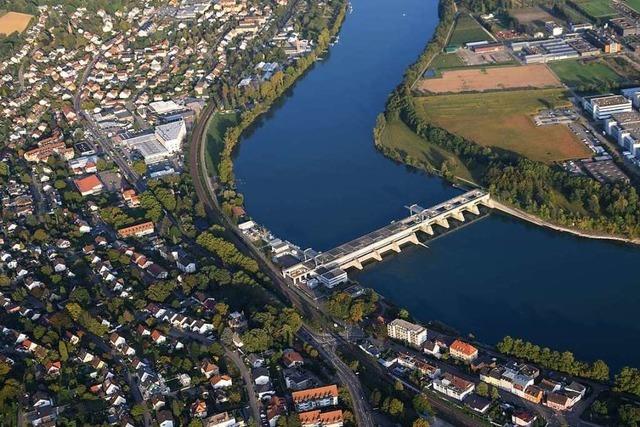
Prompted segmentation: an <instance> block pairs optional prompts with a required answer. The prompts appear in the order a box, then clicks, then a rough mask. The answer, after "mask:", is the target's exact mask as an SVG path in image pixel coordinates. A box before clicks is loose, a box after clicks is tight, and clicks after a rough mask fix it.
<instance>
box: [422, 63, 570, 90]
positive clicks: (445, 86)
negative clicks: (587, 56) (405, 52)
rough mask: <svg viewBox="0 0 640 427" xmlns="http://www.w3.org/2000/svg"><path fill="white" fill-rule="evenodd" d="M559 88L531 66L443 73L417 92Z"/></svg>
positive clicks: (552, 78) (543, 70)
mask: <svg viewBox="0 0 640 427" xmlns="http://www.w3.org/2000/svg"><path fill="white" fill-rule="evenodd" d="M560 86H561V83H560V80H558V78H557V77H556V76H555V75H554V74H553V73H552V72H551V71H550V70H549V69H548V68H547V66H546V65H545V64H530V65H523V66H515V67H493V68H475V69H464V70H449V71H443V72H442V77H440V78H430V79H424V80H422V81H421V82H420V83H419V84H418V89H419V90H421V91H424V92H428V93H433V94H438V93H460V92H483V91H488V90H499V89H522V88H548V87H560Z"/></svg>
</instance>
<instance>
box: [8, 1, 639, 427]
mask: <svg viewBox="0 0 640 427" xmlns="http://www.w3.org/2000/svg"><path fill="white" fill-rule="evenodd" d="M16 3H17V4H16V5H13V6H12V7H13V8H14V9H15V10H13V9H12V10H11V11H9V12H8V13H6V14H4V6H2V7H0V10H2V15H0V33H2V35H3V36H2V38H0V42H2V44H1V45H0V55H2V56H3V62H2V65H1V66H0V106H1V108H2V112H3V114H2V117H0V138H1V139H2V141H3V145H2V148H1V151H0V160H1V161H0V194H1V197H2V207H1V213H2V215H1V219H0V306H1V307H2V309H3V310H0V332H1V333H0V343H1V345H2V351H0V373H1V375H0V419H1V420H2V422H3V425H4V424H7V425H14V424H15V425H34V426H39V425H71V424H83V425H120V426H138V425H143V426H145V427H147V426H156V425H157V426H160V427H173V426H178V425H188V426H193V427H197V426H206V427H216V426H219V427H231V426H270V427H276V426H298V425H299V426H303V427H316V426H318V427H319V426H322V427H341V426H355V425H358V426H366V427H369V426H371V427H372V426H374V425H397V424H400V425H412V426H414V427H424V426H428V425H429V423H430V422H449V423H452V424H455V425H488V424H494V425H518V426H542V425H578V424H579V423H580V422H583V421H585V422H593V423H596V422H598V420H601V419H605V418H606V417H607V416H608V415H607V411H610V412H611V413H612V414H614V413H615V414H616V415H614V416H615V417H617V418H616V419H623V418H624V416H628V417H633V414H634V413H635V412H634V411H638V409H637V408H638V407H637V406H634V405H635V403H636V400H635V399H636V396H635V395H637V394H638V392H637V385H636V384H637V383H640V373H639V372H638V370H637V369H635V368H623V370H622V371H621V372H620V373H617V374H616V375H615V377H614V378H613V379H612V375H610V372H609V368H608V366H607V365H606V364H605V363H604V362H603V361H601V360H596V361H593V362H582V361H579V360H576V359H575V358H574V356H573V354H572V353H570V352H563V353H561V352H559V351H556V350H550V349H548V348H540V347H539V346H537V345H535V344H532V343H529V342H524V341H523V340H520V339H513V338H511V337H505V338H504V339H503V340H502V341H501V342H500V343H498V344H497V345H496V346H495V347H492V346H489V345H486V344H482V343H481V342H479V341H477V340H475V339H474V337H472V336H464V335H462V334H460V333H458V332H457V331H455V330H452V329H451V328H449V327H447V326H446V325H442V324H439V323H429V324H426V325H421V324H420V323H419V322H418V321H416V320H415V319H414V318H413V317H412V315H411V314H410V313H409V312H408V311H407V310H405V309H402V308H400V307H396V306H395V305H393V303H392V302H391V301H388V300H386V299H383V298H382V297H381V296H380V295H378V294H377V293H376V292H375V291H373V290H372V289H368V288H365V287H364V286H363V285H361V284H359V283H357V282H354V281H352V280H351V279H350V277H349V276H348V274H347V270H348V269H351V268H354V267H355V268H356V269H362V268H365V265H363V263H365V264H366V262H365V261H370V260H372V259H373V260H377V261H380V260H382V255H381V253H384V255H385V256H387V255H388V254H389V253H399V252H400V251H401V249H404V245H405V244H407V243H412V244H414V245H417V246H421V245H424V243H422V241H424V238H425V236H426V238H427V239H428V238H429V236H431V237H437V236H439V235H440V234H442V233H445V232H448V231H453V230H455V229H456V227H457V226H458V225H459V223H462V222H466V221H469V222H471V221H472V220H474V219H475V218H477V217H482V216H484V214H486V213H487V211H488V210H489V209H491V208H492V205H491V201H490V195H489V193H487V192H484V191H481V190H477V189H476V190H470V191H469V192H466V193H464V194H462V195H460V196H458V197H456V198H454V199H451V200H449V201H446V202H445V201H443V202H442V203H441V204H440V205H437V206H435V207H433V208H427V209H425V208H421V207H420V206H418V205H412V206H410V207H408V208H409V212H410V216H409V217H408V218H407V219H404V220H400V221H397V222H393V223H391V224H390V225H387V226H385V227H384V228H382V229H379V230H376V231H374V232H373V233H371V234H368V235H365V236H364V237H362V238H360V239H356V240H355V241H352V242H349V243H347V244H346V246H350V247H351V248H352V249H353V248H355V249H356V250H355V251H354V252H357V250H365V249H366V250H367V251H368V252H367V254H366V257H359V256H355V258H353V259H349V260H347V261H344V260H343V261H344V262H337V261H336V260H337V259H341V257H342V256H344V254H345V253H346V252H345V251H344V250H343V249H344V247H338V248H337V249H336V250H335V251H333V252H332V251H327V252H324V253H323V252H319V251H315V250H312V249H306V250H302V249H300V248H299V247H298V246H296V245H295V244H293V243H291V242H289V241H287V240H285V238H284V236H282V237H277V236H274V235H273V234H272V233H271V232H270V231H269V230H268V229H267V228H266V226H263V225H260V224H258V223H257V222H256V221H255V220H254V219H252V218H251V216H250V215H249V213H247V212H246V211H245V210H244V204H243V196H242V195H241V194H240V193H239V192H238V191H237V187H236V186H235V185H234V183H233V171H232V153H233V149H234V146H235V145H236V144H237V140H238V138H239V135H240V133H241V132H242V131H243V130H244V129H246V128H247V127H248V126H249V125H250V124H251V123H252V122H253V120H255V118H256V117H257V116H259V115H260V114H262V113H264V112H266V111H268V110H269V107H270V106H271V104H272V103H273V102H274V101H275V100H276V99H278V98H279V97H280V96H282V94H283V93H284V92H285V91H286V90H287V89H288V88H289V87H290V86H291V85H292V84H293V83H294V82H295V81H296V80H297V79H298V78H299V77H301V76H302V75H303V74H304V73H305V72H306V71H307V70H308V69H309V68H310V67H312V66H313V64H314V63H315V62H316V61H320V60H322V59H323V58H324V56H325V55H326V54H327V50H328V49H330V46H333V45H335V44H336V43H338V42H339V39H338V35H337V32H338V30H339V29H340V25H341V24H342V20H343V19H344V18H345V16H346V15H347V14H348V13H349V11H352V10H353V9H352V6H351V5H350V4H348V2H346V1H345V0H325V1H314V0H215V1H211V0H181V1H163V0H145V1H142V2H141V1H133V0H127V1H123V2H108V1H106V0H96V1H94V2H91V3H90V4H86V5H81V6H80V7H76V2H72V1H69V2H67V1H60V2H42V3H43V5H41V6H38V7H36V6H34V4H36V3H37V4H40V3H39V2H36V3H33V4H32V3H30V2H22V1H20V2H16ZM23 3H24V4H23ZM44 3H46V5H45V4H44ZM116 3H117V4H116ZM10 5H11V3H10ZM615 7H616V10H618V13H619V14H620V15H621V17H615V18H612V19H611V20H609V21H607V23H608V25H607V27H606V28H605V26H604V25H600V23H598V24H595V25H594V24H591V23H587V22H586V21H585V22H584V23H579V24H572V25H570V27H569V28H570V30H569V33H565V29H564V26H563V25H561V24H560V23H558V22H556V20H553V21H545V22H544V24H543V28H526V30H527V31H528V32H532V33H533V34H532V37H530V38H529V37H524V36H522V34H521V32H518V31H516V30H507V29H506V28H504V29H501V30H499V31H496V34H497V35H498V36H497V37H494V36H493V35H491V33H490V32H488V31H487V30H486V29H482V30H481V31H482V33H481V34H482V35H481V36H479V37H477V36H476V35H474V36H473V37H471V38H470V39H469V40H464V41H462V42H460V43H459V44H455V45H454V44H452V45H451V46H448V47H447V49H445V50H443V52H441V53H440V55H441V58H440V59H439V61H441V63H446V62H447V61H454V62H455V61H461V62H463V63H464V64H467V65H469V64H475V65H489V64H492V63H494V62H495V63H500V62H509V61H512V60H513V61H521V62H522V63H523V64H524V65H523V66H527V67H528V66H530V65H531V66H538V65H540V64H546V63H547V62H552V61H556V60H573V59H576V58H582V57H583V56H584V57H589V58H599V57H600V56H601V55H602V57H604V58H607V59H605V61H607V60H609V58H610V56H609V55H613V54H617V53H618V52H619V51H620V49H621V48H620V46H621V45H624V46H630V44H631V43H633V40H635V39H634V38H633V36H634V35H636V34H635V33H634V28H640V27H637V25H636V23H637V18H638V17H637V16H635V15H634V14H635V12H634V11H633V9H630V8H628V7H626V6H624V4H622V3H615ZM578 13H582V12H576V14H578ZM482 15H483V16H478V17H477V19H478V20H479V21H481V22H482V23H483V24H484V25H494V23H496V22H502V21H500V19H502V18H503V17H502V16H494V15H492V14H482ZM458 19H459V21H462V20H463V19H464V20H467V22H466V24H465V25H471V26H473V25H478V26H480V23H479V21H476V17H474V16H472V15H470V14H469V15H468V16H467V15H464V16H460V17H459V18H458ZM545 19H546V18H545ZM16 23H17V24H20V25H17V24H16ZM458 24H460V22H458ZM4 25H6V26H7V27H6V28H8V29H5V28H4V27H3V26H4ZM496 25H498V24H496ZM500 25H502V24H500ZM14 27H15V28H14ZM638 32H640V30H638ZM540 33H541V34H542V35H541V34H540ZM476 34H478V33H476ZM545 34H546V35H545ZM485 35H486V37H488V38H489V39H490V40H489V39H484V38H485ZM14 38H15V40H17V41H16V42H15V46H13V43H14ZM478 38H479V39H478ZM480 39H482V40H480ZM520 39H527V40H520ZM9 45H11V47H10V48H9V47H7V46H9ZM626 52H627V51H626V50H625V55H627V53H626ZM629 55H630V56H632V54H631V53H629ZM453 56H455V59H452V58H453ZM597 60H599V59H597ZM629 61H632V59H629ZM456 64H457V65H460V64H458V63H457V62H456ZM545 66H546V65H545ZM620 67H621V68H624V67H622V66H620ZM445 68H446V67H444V66H443V67H441V68H437V69H436V67H432V69H430V70H429V71H427V72H426V73H427V75H428V74H429V73H430V72H434V73H435V74H442V75H444V73H445V72H446V71H444V70H445ZM498 72H502V71H498ZM556 74H558V72H556ZM476 77H477V76H476ZM525 77H527V78H528V77H532V74H529V75H528V76H527V74H525ZM540 78H541V79H542V81H541V82H540V83H539V84H540V86H541V87H540V89H546V88H547V87H548V86H549V83H548V80H545V79H546V78H547V76H546V75H543V74H540ZM471 80H473V78H471ZM560 80H562V78H560ZM476 83H477V84H479V85H486V84H487V83H486V82H479V81H478V82H476ZM437 84H438V83H430V79H429V78H425V79H423V80H421V82H420V83H419V85H420V88H419V90H421V91H424V93H430V94H432V93H437V92H439V91H442V92H443V93H444V92H449V91H450V90H451V88H445V89H438V88H437V87H436V86H437ZM520 84H521V83H519V82H518V81H517V82H515V83H513V86H512V88H521V87H520V86H519V85H520ZM532 84H538V83H532ZM431 85H434V86H431ZM557 85H559V83H557V82H555V83H552V84H551V85H550V86H553V87H555V88H556V89H557ZM628 86H629V87H625V88H618V87H615V88H614V87H611V90H610V91H609V90H608V91H607V92H611V93H604V94H598V95H593V96H591V95H589V96H586V95H582V94H578V93H575V94H574V95H575V97H574V98H573V100H574V104H572V105H567V104H566V103H564V104H563V105H561V106H556V105H548V106H547V107H548V108H545V109H539V111H536V118H535V120H536V127H539V128H545V127H554V126H558V125H561V126H566V128H567V131H570V132H571V133H573V134H574V135H575V139H576V141H574V142H576V143H577V144H580V145H579V147H580V149H583V150H581V151H580V153H581V155H580V156H578V157H575V158H565V159H563V161H562V165H563V167H564V168H565V169H566V170H567V171H569V172H570V173H571V174H574V175H588V176H591V177H592V178H593V179H595V180H597V181H599V182H629V181H630V180H631V179H632V178H631V176H633V175H632V174H634V173H640V170H638V171H635V169H638V167H640V160H638V157H639V156H640V152H639V151H638V149H639V148H640V141H637V138H636V137H637V134H638V132H637V129H640V113H638V112H637V109H638V108H639V107H640V89H638V88H635V87H634V86H633V85H628ZM619 89H620V90H619ZM453 92H455V90H453ZM225 120H227V121H228V122H229V123H231V124H229V123H226V122H225ZM584 153H590V155H589V156H582V154H584ZM621 161H622V162H626V163H623V164H622V166H621V165H620V162H621ZM634 171H635V172H634ZM203 189H205V190H206V191H207V197H203V195H202V191H203ZM432 226H433V227H432ZM405 234H406V235H405ZM396 235H398V236H400V237H398V238H397V239H396V237H395V236H396ZM376 239H378V240H376ZM385 239H390V240H389V241H386V240H385ZM394 239H395V240H394ZM378 243H379V244H380V247H377V246H376V245H377V244H378ZM371 245H373V246H372V247H373V249H372V250H369V249H370V248H369V246H371ZM392 256H393V255H392ZM398 256H400V255H398ZM365 258H366V259H365ZM634 387H635V388H634ZM616 393H617V394H616ZM623 399H627V400H623ZM622 401H625V402H626V401H628V402H631V403H628V404H627V403H625V404H624V405H622V404H621V403H620V402H622ZM610 402H613V403H610ZM618 407H621V408H626V409H624V411H626V412H621V413H620V414H618V412H617V411H618ZM629 414H630V415H629ZM629 425H631V424H629Z"/></svg>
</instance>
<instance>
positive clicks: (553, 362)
mask: <svg viewBox="0 0 640 427" xmlns="http://www.w3.org/2000/svg"><path fill="white" fill-rule="evenodd" d="M496 347H497V349H498V351H500V352H501V353H503V354H507V355H509V356H515V357H518V358H520V359H524V360H528V361H530V362H534V363H537V364H538V365H540V366H542V367H544V368H547V369H553V370H554V371H558V372H565V373H567V374H570V375H575V376H578V377H583V378H590V379H594V380H598V381H607V380H609V366H607V364H606V363H605V362H603V361H602V360H596V361H595V362H593V363H591V364H590V363H586V362H581V361H579V360H576V359H575V357H574V355H573V353H571V352H570V351H564V352H559V351H555V350H551V349H549V348H547V347H540V346H538V345H535V344H532V343H530V342H528V341H523V340H521V339H513V338H511V337H510V336H506V337H504V338H503V339H502V341H500V342H499V343H498V345H497V346H496Z"/></svg>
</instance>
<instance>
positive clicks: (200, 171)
mask: <svg viewBox="0 0 640 427" xmlns="http://www.w3.org/2000/svg"><path fill="white" fill-rule="evenodd" d="M214 111H215V105H213V104H212V103H210V104H209V105H208V106H207V107H206V109H205V110H204V112H203V115H202V117H201V118H200V120H199V121H198V123H197V124H196V126H195V127H194V130H193V133H192V136H191V144H190V147H189V171H190V173H191V177H192V179H193V183H194V187H195V190H196V194H197V197H198V199H199V200H200V201H201V202H202V203H203V205H204V207H205V210H206V212H207V214H208V215H209V216H210V217H212V218H215V219H217V220H218V221H219V222H220V223H221V224H222V225H223V226H224V227H225V229H226V230H227V235H226V237H227V238H228V239H229V240H230V241H231V242H232V243H233V244H234V245H236V247H238V249H239V250H240V251H242V252H243V253H244V254H247V255H249V256H251V257H252V258H254V259H255V260H256V261H257V262H258V264H259V265H260V267H261V270H262V271H263V272H264V273H266V274H267V275H268V277H269V278H270V279H271V281H272V283H273V284H274V285H275V286H276V287H277V289H278V291H279V292H280V293H281V294H282V295H284V296H285V298H286V299H288V300H289V302H290V303H291V304H292V305H293V306H294V307H296V309H298V310H299V311H300V313H302V314H303V317H304V318H305V319H318V320H320V321H321V322H323V321H324V322H326V317H325V314H324V313H322V312H321V311H320V310H319V307H317V306H316V303H315V302H313V301H310V300H308V299H307V298H306V297H305V296H304V295H301V294H300V293H298V292H296V291H295V290H294V289H293V288H292V287H290V285H289V283H288V282H286V280H285V279H284V278H283V277H282V275H281V274H280V271H279V270H278V269H276V267H275V266H274V265H273V264H271V263H270V262H269V261H268V260H267V259H266V257H265V255H264V254H263V253H262V252H260V251H259V250H258V249H256V248H255V246H253V245H252V244H251V242H248V241H247V240H246V239H245V237H244V235H243V234H242V233H241V232H240V230H239V229H238V228H237V227H236V225H235V224H233V223H231V221H229V219H228V218H227V217H226V216H225V215H224V214H223V213H222V210H221V209H220V206H219V204H218V200H217V198H216V197H215V190H216V186H215V184H214V183H213V181H212V179H211V178H210V177H209V174H208V173H207V170H206V162H205V160H204V155H205V144H204V135H205V134H206V129H207V125H208V123H209V118H210V117H211V115H212V114H213V113H214ZM303 331H304V332H306V333H307V334H308V337H309V339H310V340H311V341H312V342H311V344H313V345H314V347H316V349H317V350H318V351H319V352H320V353H321V354H322V355H323V356H324V357H325V358H326V359H327V360H328V361H329V362H330V363H331V364H332V365H333V366H334V367H335V368H336V372H337V373H338V377H339V379H340V383H341V384H343V385H345V386H346V387H347V388H348V390H349V393H350V394H351V401H352V402H353V403H354V415H355V417H356V421H357V424H358V426H364V427H373V426H374V424H373V420H372V419H371V409H370V408H368V407H367V406H368V404H367V402H366V396H365V394H364V392H363V391H362V388H361V385H360V381H359V379H358V377H357V376H356V375H355V374H354V373H353V372H352V371H351V370H350V369H349V368H348V367H346V365H344V363H343V362H342V361H341V360H340V358H339V357H338V356H337V355H336V354H335V349H334V348H332V347H326V346H323V345H321V344H320V343H319V342H318V341H317V337H316V336H315V335H314V333H313V332H312V328H311V327H310V326H308V324H305V326H304V327H303ZM334 338H335V339H336V340H337V339H339V336H334Z"/></svg>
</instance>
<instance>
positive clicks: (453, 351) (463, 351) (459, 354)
mask: <svg viewBox="0 0 640 427" xmlns="http://www.w3.org/2000/svg"><path fill="white" fill-rule="evenodd" d="M449 354H450V355H451V357H453V358H456V359H459V360H462V361H464V362H471V361H472V360H474V359H475V358H477V357H478V349H477V348H475V347H474V346H472V345H471V344H468V343H466V342H464V341H461V340H455V341H454V342H453V343H452V344H451V345H450V346H449Z"/></svg>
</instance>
